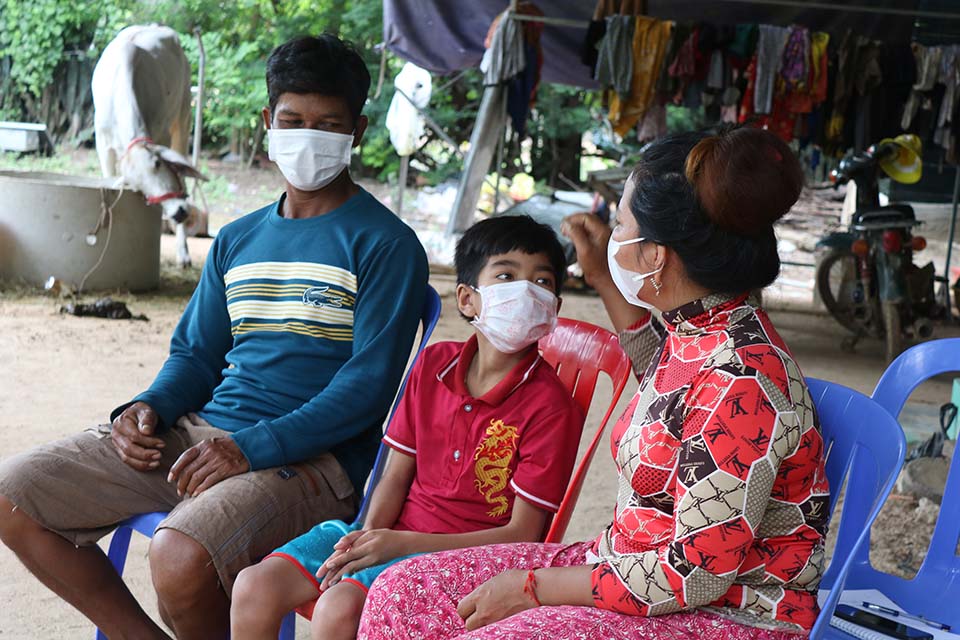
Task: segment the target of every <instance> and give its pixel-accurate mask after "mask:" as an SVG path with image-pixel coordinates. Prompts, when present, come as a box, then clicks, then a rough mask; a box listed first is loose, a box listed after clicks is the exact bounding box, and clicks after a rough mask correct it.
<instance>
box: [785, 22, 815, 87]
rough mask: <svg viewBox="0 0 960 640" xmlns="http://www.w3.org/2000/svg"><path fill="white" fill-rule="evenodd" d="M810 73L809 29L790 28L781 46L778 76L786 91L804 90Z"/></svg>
mask: <svg viewBox="0 0 960 640" xmlns="http://www.w3.org/2000/svg"><path fill="white" fill-rule="evenodd" d="M809 75H810V31H809V30H808V29H807V28H806V27H800V26H794V27H792V28H791V29H790V35H789V36H788V37H787V44H786V45H785V46H784V48H783V62H782V63H781V68H780V77H781V78H783V82H784V89H785V91H786V92H787V93H791V92H794V91H798V92H806V91H807V86H808V85H809Z"/></svg>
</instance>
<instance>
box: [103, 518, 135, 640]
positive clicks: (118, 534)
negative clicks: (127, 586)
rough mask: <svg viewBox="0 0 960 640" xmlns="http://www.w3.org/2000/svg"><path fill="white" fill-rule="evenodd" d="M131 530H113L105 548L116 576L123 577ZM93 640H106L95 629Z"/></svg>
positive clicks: (121, 528)
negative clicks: (108, 543) (95, 633)
mask: <svg viewBox="0 0 960 640" xmlns="http://www.w3.org/2000/svg"><path fill="white" fill-rule="evenodd" d="M132 533H133V529H131V528H130V527H126V526H122V525H121V526H119V527H117V528H116V529H114V530H113V537H111V538H110V546H109V547H107V558H108V559H109V560H110V564H112V565H113V568H114V569H115V570H116V571H117V575H119V576H122V575H123V567H124V565H126V564H127V551H128V550H129V549H130V534H132ZM95 640H108V638H107V636H105V635H104V634H103V631H100V629H97V635H96V636H95Z"/></svg>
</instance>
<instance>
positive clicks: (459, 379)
mask: <svg viewBox="0 0 960 640" xmlns="http://www.w3.org/2000/svg"><path fill="white" fill-rule="evenodd" d="M476 355H477V336H476V334H474V335H472V336H470V339H469V340H467V341H466V342H464V343H463V347H461V349H460V353H458V354H457V355H455V356H454V357H453V358H452V359H451V360H450V361H449V362H447V363H446V364H445V365H443V367H442V368H441V369H440V371H439V372H438V373H437V380H439V381H440V382H442V383H443V384H444V385H445V386H446V387H447V389H449V390H450V391H451V392H453V393H456V394H458V395H460V396H466V397H471V396H470V391H469V390H468V389H467V371H468V370H469V369H470V363H471V362H473V358H474V357H475V356H476ZM541 360H542V358H541V357H540V353H539V352H538V351H537V349H530V352H529V353H527V355H526V356H524V357H523V359H522V360H521V361H520V362H518V363H517V364H516V365H514V367H513V369H511V370H510V372H509V373H507V375H506V376H504V378H503V380H501V381H500V382H499V383H497V385H496V386H495V387H494V388H493V389H490V391H488V392H486V393H485V394H484V395H483V397H481V398H477V400H479V401H480V402H483V403H484V404H487V405H490V406H493V407H495V406H498V405H499V404H501V403H502V402H503V401H504V400H506V399H507V398H508V397H509V396H510V394H512V393H513V392H514V391H516V390H517V389H519V388H520V385H522V384H523V383H524V382H526V381H527V380H528V379H529V378H530V376H531V375H532V374H533V372H534V370H535V369H536V368H537V365H538V364H540V361H541Z"/></svg>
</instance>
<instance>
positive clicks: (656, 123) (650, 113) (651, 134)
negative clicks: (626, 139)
mask: <svg viewBox="0 0 960 640" xmlns="http://www.w3.org/2000/svg"><path fill="white" fill-rule="evenodd" d="M665 135H667V105H666V104H664V103H663V102H660V101H659V100H654V101H653V104H651V105H650V108H649V109H647V112H646V113H645V114H643V121H642V122H641V123H640V125H639V126H638V127H637V142H639V143H641V144H643V143H645V142H649V141H651V140H654V139H656V138H660V137H663V136H665Z"/></svg>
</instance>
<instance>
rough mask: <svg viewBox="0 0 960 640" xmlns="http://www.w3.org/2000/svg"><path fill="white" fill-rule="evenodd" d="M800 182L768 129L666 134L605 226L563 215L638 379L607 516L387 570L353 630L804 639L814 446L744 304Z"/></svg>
mask: <svg viewBox="0 0 960 640" xmlns="http://www.w3.org/2000/svg"><path fill="white" fill-rule="evenodd" d="M802 183H803V174H802V171H801V169H800V166H799V164H798V162H797V160H796V158H795V157H794V155H793V153H792V152H791V151H790V149H789V147H787V146H786V145H785V144H784V143H783V142H782V141H781V140H779V139H778V138H777V137H776V136H774V135H773V134H770V133H768V132H766V131H762V130H759V129H753V128H735V129H727V130H724V131H722V132H721V133H719V134H718V135H714V136H707V135H705V134H700V133H698V134H682V135H676V136H670V137H667V138H664V139H661V140H660V141H658V142H656V143H654V144H653V145H652V146H650V147H648V149H647V150H646V151H645V153H644V155H643V158H642V160H641V162H640V165H639V166H638V167H637V168H636V170H635V171H634V172H633V174H632V175H631V177H630V179H629V180H628V181H627V184H626V186H625V189H624V194H623V199H622V200H621V202H620V206H619V207H618V212H619V216H618V224H617V226H616V228H615V229H614V230H613V233H612V236H611V233H610V230H609V228H607V227H606V225H603V224H602V223H600V222H598V221H597V220H596V218H595V217H590V216H575V217H574V218H572V219H570V220H568V221H567V222H566V223H565V233H566V234H567V235H569V236H571V238H572V239H573V240H574V242H575V244H576V246H577V251H578V256H579V259H580V262H581V265H582V266H583V268H584V272H585V273H586V275H587V278H588V281H589V282H590V283H591V284H592V285H593V286H594V288H596V289H597V291H598V292H599V293H600V295H601V296H602V298H603V301H604V305H605V306H606V309H607V311H608V313H609V314H610V317H611V319H612V321H613V324H614V325H615V327H616V328H617V329H618V330H619V331H620V336H621V344H622V345H623V347H624V349H625V350H626V351H627V353H628V355H630V358H631V361H632V362H633V363H634V369H635V371H636V373H637V376H638V378H639V380H640V387H639V389H638V391H637V393H636V396H635V397H634V398H633V400H632V401H631V403H630V405H629V407H628V409H627V411H626V412H625V413H624V415H623V417H622V418H621V419H620V420H619V422H618V423H617V424H616V426H615V428H614V430H613V434H612V449H613V455H614V458H615V460H616V463H617V468H618V470H619V486H618V491H617V501H616V508H615V511H614V518H613V522H612V523H611V524H610V525H609V526H608V527H607V528H606V529H605V530H604V531H603V532H602V533H601V534H600V535H599V536H598V537H597V538H596V539H594V540H592V541H589V542H583V543H576V544H572V545H563V544H531V543H523V544H509V545H493V546H488V547H480V548H474V549H462V550H458V551H452V552H447V553H441V554H435V555H430V556H423V557H420V558H417V559H414V560H411V561H408V562H405V563H402V564H400V565H398V566H396V567H394V569H393V570H392V571H391V572H388V573H385V574H384V575H383V576H381V578H380V579H379V580H378V581H377V582H376V583H375V584H374V586H373V588H372V589H371V591H370V594H369V597H368V600H367V605H366V609H365V610H364V616H363V620H362V622H361V626H360V634H359V637H361V638H424V639H425V638H431V639H433V638H490V639H497V640H505V639H509V638H532V637H538V638H539V637H544V638H547V637H549V638H555V639H560V638H584V639H591V640H594V639H595V640H606V639H608V638H628V639H637V640H639V639H641V638H653V639H656V640H662V639H670V640H673V639H674V638H710V639H713V638H718V639H729V640H747V639H765V640H786V639H787V638H797V637H798V636H802V635H806V634H807V632H808V631H809V630H810V628H811V627H812V626H813V623H814V621H815V619H816V616H817V613H818V609H817V600H816V594H817V585H818V583H819V580H820V576H821V574H822V569H823V557H824V553H823V548H824V547H823V544H824V534H825V531H826V523H827V516H828V514H827V508H828V504H829V502H828V496H829V488H828V486H827V480H826V476H825V473H824V467H823V463H824V450H823V440H822V438H821V436H820V430H819V426H818V423H817V417H816V414H815V412H814V409H813V403H812V401H811V398H810V393H809V391H808V389H807V387H806V385H805V383H804V378H803V375H802V374H801V373H800V370H799V368H798V367H797V365H796V363H795V362H794V360H793V357H792V355H791V354H790V352H789V350H788V349H787V347H786V345H784V343H783V340H782V339H781V338H780V336H779V335H778V334H777V332H776V330H775V329H774V328H773V326H772V325H771V323H770V319H769V318H768V317H767V314H766V313H765V312H764V311H763V310H762V309H760V308H759V307H758V306H757V304H756V303H755V302H754V301H753V299H752V298H751V297H750V295H749V292H751V291H754V290H756V289H760V288H762V287H765V286H767V285H768V284H770V283H771V282H773V280H774V279H775V278H776V276H777V273H778V272H779V269H780V260H779V256H778V255H777V242H776V238H775V236H774V230H773V223H774V221H775V220H777V219H778V218H780V217H781V216H783V215H784V214H785V213H786V212H787V211H788V210H789V209H790V207H791V206H792V205H793V203H794V202H795V201H796V199H797V197H798V196H799V193H800V189H801V188H802ZM604 254H606V259H604ZM647 308H656V309H657V310H659V311H660V312H661V316H662V320H663V322H662V324H661V322H658V321H657V320H656V319H654V317H653V316H652V315H651V314H650V313H649V312H648V311H647V310H646V309H647Z"/></svg>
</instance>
